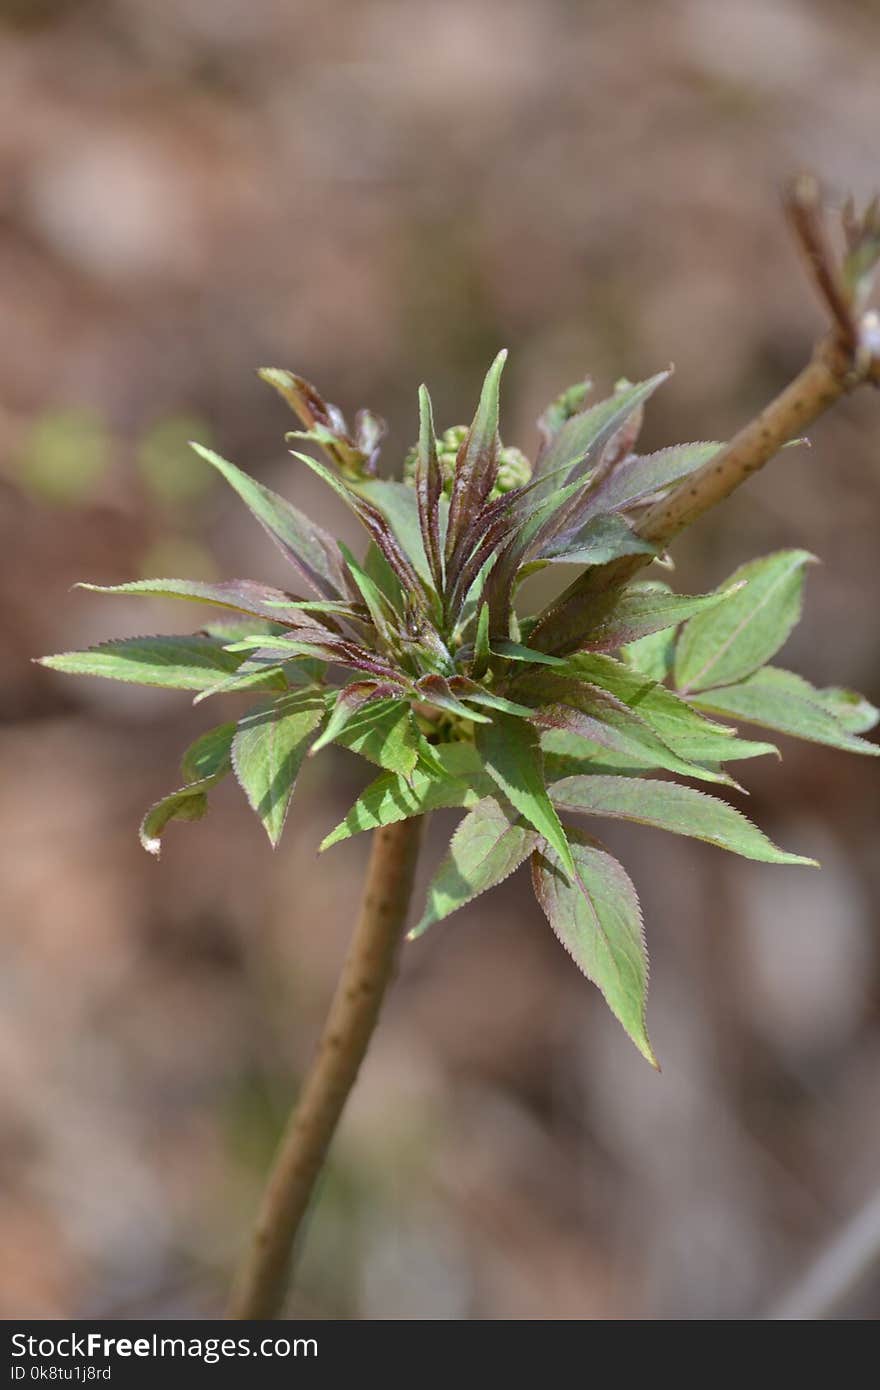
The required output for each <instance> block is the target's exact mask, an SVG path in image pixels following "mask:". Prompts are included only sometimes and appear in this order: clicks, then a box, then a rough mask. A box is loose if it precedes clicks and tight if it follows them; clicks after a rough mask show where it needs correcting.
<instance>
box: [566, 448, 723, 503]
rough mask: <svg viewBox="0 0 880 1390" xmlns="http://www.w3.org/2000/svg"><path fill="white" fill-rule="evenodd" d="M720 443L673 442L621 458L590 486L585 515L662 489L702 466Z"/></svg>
mask: <svg viewBox="0 0 880 1390" xmlns="http://www.w3.org/2000/svg"><path fill="white" fill-rule="evenodd" d="M721 448H723V445H721V444H716V443H712V442H704V441H700V442H698V443H695V444H674V445H672V446H671V448H668V449H659V450H658V451H657V452H656V453H653V454H633V455H632V456H631V457H629V458H626V459H623V460H622V461H621V462H620V463H619V464H618V465H617V467H616V468H615V469H614V470H613V472H611V473H610V474H609V475H608V476H607V477H606V478H604V479H603V480H602V482H601V483H599V484H598V485H597V486H596V488H595V489H591V492H590V497H589V499H588V501H587V505H586V508H585V512H584V515H585V517H592V516H596V515H598V514H599V513H602V514H605V513H608V512H619V511H623V509H624V508H626V507H631V506H633V505H634V503H636V502H640V501H641V500H642V499H643V498H645V497H651V496H653V495H654V494H655V493H657V492H661V491H663V489H664V488H667V487H669V486H670V485H671V484H672V483H677V482H680V481H681V479H682V478H687V477H688V476H689V475H690V474H691V473H694V472H695V471H696V470H697V469H698V468H702V466H703V464H704V463H706V462H707V461H708V460H709V459H710V458H712V456H713V455H714V454H717V452H718V450H719V449H721Z"/></svg>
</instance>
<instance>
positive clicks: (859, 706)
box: [810, 685, 880, 734]
mask: <svg viewBox="0 0 880 1390" xmlns="http://www.w3.org/2000/svg"><path fill="white" fill-rule="evenodd" d="M810 698H811V699H813V700H815V701H816V703H817V704H820V705H821V706H822V708H823V709H824V710H827V711H828V713H829V714H831V715H833V716H834V718H835V719H836V720H837V721H838V723H840V724H842V725H843V727H844V728H845V729H846V731H847V733H848V734H864V733H866V732H867V730H868V729H873V728H874V725H875V724H876V723H877V721H878V720H880V710H878V709H876V708H875V707H874V705H872V704H871V702H870V700H866V699H865V697H864V695H860V694H859V693H858V691H856V690H844V689H843V688H842V687H841V686H838V685H831V686H827V687H826V688H825V689H824V690H814V691H813V694H812V695H811V696H810Z"/></svg>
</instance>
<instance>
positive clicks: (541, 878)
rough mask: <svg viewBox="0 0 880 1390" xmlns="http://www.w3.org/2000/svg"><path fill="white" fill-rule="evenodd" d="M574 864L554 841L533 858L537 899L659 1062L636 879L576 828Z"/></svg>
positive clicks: (575, 956) (626, 1025)
mask: <svg viewBox="0 0 880 1390" xmlns="http://www.w3.org/2000/svg"><path fill="white" fill-rule="evenodd" d="M571 854H572V855H573V857H574V868H573V869H570V868H569V867H568V865H565V866H564V867H563V865H561V864H560V862H559V860H558V859H557V857H556V855H555V854H554V852H553V850H552V849H551V848H550V847H549V846H548V847H547V848H546V849H545V850H544V852H543V853H541V852H539V853H536V854H534V855H533V856H532V883H533V886H534V889H535V897H536V898H537V899H538V902H539V903H540V905H541V907H542V908H543V909H544V912H545V914H546V916H547V920H548V922H549V923H550V925H551V927H552V928H553V930H554V932H555V933H556V935H557V936H558V937H559V940H560V941H561V942H562V945H563V946H564V947H565V949H566V951H568V953H569V955H570V956H571V957H572V959H573V960H574V962H575V964H576V965H577V966H578V967H579V969H580V970H582V971H583V973H584V974H585V975H586V976H587V979H589V980H592V981H593V983H594V984H596V985H598V986H599V989H600V990H601V991H602V993H603V995H604V996H605V1000H606V1003H607V1004H608V1007H609V1008H610V1009H611V1012H612V1013H613V1014H614V1016H615V1018H617V1019H618V1020H619V1021H620V1023H622V1024H623V1027H624V1028H625V1030H626V1032H627V1033H628V1034H629V1036H630V1037H631V1038H632V1040H633V1042H634V1043H635V1045H636V1047H637V1048H638V1049H639V1052H641V1054H642V1056H643V1057H645V1058H646V1059H647V1060H648V1061H649V1062H650V1063H651V1065H652V1066H653V1067H657V1059H656V1057H655V1056H654V1049H653V1048H652V1047H651V1043H650V1041H649V1038H648V1034H647V1032H646V1030H645V1005H646V1002H647V993H648V956H647V952H646V950H645V938H644V932H643V930H642V913H641V908H640V907H639V900H638V896H637V894H636V890H635V888H634V887H633V884H632V881H631V880H630V878H629V876H628V874H627V873H626V872H625V870H624V869H623V867H622V866H621V865H620V864H618V862H617V860H616V859H614V858H612V856H611V855H610V854H609V853H608V851H607V850H605V849H603V847H602V846H601V845H600V844H599V843H598V842H597V841H596V840H591V839H589V838H588V837H587V836H585V835H581V834H579V833H572V835H571Z"/></svg>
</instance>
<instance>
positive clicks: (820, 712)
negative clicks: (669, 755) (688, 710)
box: [693, 666, 880, 757]
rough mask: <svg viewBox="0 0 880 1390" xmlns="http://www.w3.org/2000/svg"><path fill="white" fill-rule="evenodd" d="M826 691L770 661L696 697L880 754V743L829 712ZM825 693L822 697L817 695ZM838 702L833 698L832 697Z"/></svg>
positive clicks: (721, 710) (721, 709)
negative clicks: (851, 729) (852, 730)
mask: <svg viewBox="0 0 880 1390" xmlns="http://www.w3.org/2000/svg"><path fill="white" fill-rule="evenodd" d="M822 695H823V692H822V691H819V690H815V689H814V688H813V686H811V685H810V683H809V681H805V680H804V679H803V678H802V677H801V676H796V675H795V674H794V672H793V671H782V670H780V669H779V668H778V667H775V666H765V667H764V668H763V669H762V670H760V671H756V672H755V673H754V675H752V676H749V677H747V679H746V680H744V681H739V682H738V683H737V684H736V685H726V686H723V687H721V688H720V689H718V690H704V691H701V692H700V694H699V695H695V696H694V697H693V703H694V704H695V705H699V706H700V708H701V709H706V710H710V711H711V712H712V713H715V714H726V715H733V717H734V718H736V719H745V720H747V721H748V723H750V724H759V725H761V727H762V728H765V729H775V730H776V731H777V733H780V734H791V735H792V737H793V738H803V739H807V740H808V741H809V742H810V743H824V744H827V745H828V746H829V747H831V748H843V749H845V750H846V751H847V752H850V753H868V754H870V755H871V756H873V757H876V756H877V755H878V754H880V745H877V744H875V743H869V742H868V740H867V739H864V738H858V737H857V736H856V735H855V734H852V733H849V732H848V730H847V729H846V727H845V725H844V724H842V723H841V722H840V720H838V719H836V718H835V716H834V714H832V713H829V709H828V706H827V705H826V704H825V703H823V701H822V699H821V696H822ZM817 697H820V698H817ZM832 704H833V701H832Z"/></svg>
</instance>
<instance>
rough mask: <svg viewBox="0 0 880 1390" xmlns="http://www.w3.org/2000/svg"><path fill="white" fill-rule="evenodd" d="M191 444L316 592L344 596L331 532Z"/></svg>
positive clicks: (208, 451) (230, 465) (341, 570)
mask: <svg viewBox="0 0 880 1390" xmlns="http://www.w3.org/2000/svg"><path fill="white" fill-rule="evenodd" d="M192 447H193V449H195V451H196V453H197V454H198V455H199V457H200V458H203V459H204V460H205V461H206V463H210V464H211V466H212V468H216V469H217V472H218V473H220V474H222V476H223V477H224V478H225V479H226V481H227V482H228V483H229V484H230V485H231V486H232V487H233V488H234V489H235V491H236V492H237V493H238V495H239V497H240V498H241V499H242V501H243V502H244V503H245V505H246V506H247V507H248V508H249V509H250V511H251V512H252V513H253V515H254V516H255V517H256V519H257V521H259V523H260V525H261V526H262V527H263V530H264V531H266V532H267V533H268V535H270V536H271V537H272V540H273V541H274V542H275V544H276V545H277V546H278V547H279V549H280V550H281V552H282V554H284V555H285V556H286V557H287V559H288V560H290V561H291V563H292V564H293V565H294V567H295V568H296V569H297V570H298V571H299V573H300V574H301V575H302V577H303V578H304V579H305V581H306V583H308V584H309V585H310V586H311V587H312V588H313V589H314V590H315V592H316V593H317V594H320V595H321V597H322V598H330V599H340V598H345V596H346V593H347V587H346V582H345V574H344V566H343V564H342V557H341V555H340V554H339V547H338V545H337V544H336V541H335V540H334V539H333V537H332V536H331V535H329V534H328V533H327V532H326V531H324V530H322V528H321V527H320V526H317V525H316V524H315V522H313V521H310V520H309V518H308V517H307V516H306V515H305V514H304V513H303V512H301V511H299V509H298V508H297V507H294V505H293V503H291V502H288V501H287V499H286V498H284V497H279V496H278V494H277V493H276V492H272V491H271V490H270V489H269V488H267V487H264V486H263V484H262V483H258V482H257V481H256V479H255V478H251V477H249V475H248V474H247V473H243V472H242V471H241V469H240V468H236V466H235V464H234V463H229V462H227V460H226V459H224V458H221V457H220V455H219V454H215V453H214V451H213V449H206V448H205V447H204V445H202V444H196V443H194V444H193V445H192Z"/></svg>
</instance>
